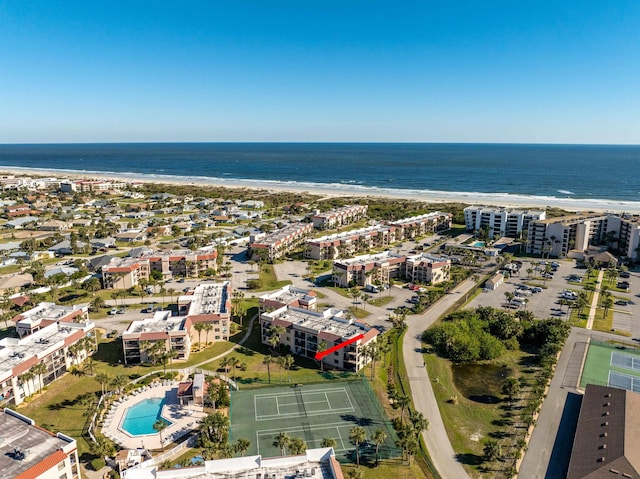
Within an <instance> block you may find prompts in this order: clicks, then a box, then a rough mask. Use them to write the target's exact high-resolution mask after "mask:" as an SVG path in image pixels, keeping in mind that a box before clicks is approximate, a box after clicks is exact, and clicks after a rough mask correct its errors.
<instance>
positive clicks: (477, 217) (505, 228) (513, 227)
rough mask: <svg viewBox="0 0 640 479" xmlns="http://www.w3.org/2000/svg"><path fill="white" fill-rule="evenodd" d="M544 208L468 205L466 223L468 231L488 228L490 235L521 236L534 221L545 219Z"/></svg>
mask: <svg viewBox="0 0 640 479" xmlns="http://www.w3.org/2000/svg"><path fill="white" fill-rule="evenodd" d="M545 218H546V212H545V211H544V210H518V209H515V210H514V209H510V208H500V207H495V206H467V207H466V208H465V209H464V223H465V226H466V228H467V231H470V232H476V231H480V230H482V229H486V230H487V233H488V235H489V237H491V238H493V237H495V236H509V237H511V238H519V237H520V236H521V235H522V234H523V231H527V230H528V229H529V223H530V222H532V221H538V220H544V219H545Z"/></svg>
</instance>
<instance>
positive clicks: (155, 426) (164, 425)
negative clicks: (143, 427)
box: [153, 419, 168, 451]
mask: <svg viewBox="0 0 640 479" xmlns="http://www.w3.org/2000/svg"><path fill="white" fill-rule="evenodd" d="M167 426H168V424H167V423H166V422H165V421H164V420H163V419H158V420H157V421H156V422H154V423H153V429H155V430H156V431H158V434H160V445H161V446H162V450H163V451H164V441H163V440H162V431H163V430H165V429H166V428H167Z"/></svg>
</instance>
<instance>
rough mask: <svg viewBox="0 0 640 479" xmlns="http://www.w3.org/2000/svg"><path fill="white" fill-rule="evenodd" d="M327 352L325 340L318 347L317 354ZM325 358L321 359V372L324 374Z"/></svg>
mask: <svg viewBox="0 0 640 479" xmlns="http://www.w3.org/2000/svg"><path fill="white" fill-rule="evenodd" d="M326 350H327V342H326V341H325V340H324V339H323V340H321V341H320V342H319V343H318V345H317V346H316V352H317V353H323V352H325V351H326ZM323 359H324V357H322V358H320V371H322V372H324V361H323Z"/></svg>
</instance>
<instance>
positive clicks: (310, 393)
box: [253, 388, 355, 422]
mask: <svg viewBox="0 0 640 479" xmlns="http://www.w3.org/2000/svg"><path fill="white" fill-rule="evenodd" d="M300 393H301V395H302V399H303V401H304V397H305V396H314V395H324V397H325V400H323V401H304V402H305V404H319V403H325V404H326V405H327V407H328V409H322V410H318V411H312V412H308V413H307V417H308V416H319V415H323V414H328V413H346V412H354V411H355V408H354V407H353V402H352V401H351V398H350V397H349V393H348V392H347V389H346V388H328V389H314V390H313V391H301V392H300ZM335 393H342V394H343V395H344V396H345V397H346V398H347V401H348V402H349V407H344V408H336V409H334V408H332V407H331V401H330V400H329V396H328V394H335ZM295 395H296V394H295V393H288V392H287V393H270V394H256V395H255V396H254V397H253V407H254V417H255V420H256V422H259V421H267V420H271V419H275V418H291V417H301V415H300V413H299V412H295V413H281V412H280V406H283V407H285V406H293V405H296V404H297V400H296V402H292V403H288V402H287V403H285V402H283V403H280V400H281V399H285V398H292V397H295ZM272 399H275V405H276V414H261V415H259V414H258V400H262V401H264V400H266V401H268V400H272Z"/></svg>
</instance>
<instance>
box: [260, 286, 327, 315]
mask: <svg viewBox="0 0 640 479" xmlns="http://www.w3.org/2000/svg"><path fill="white" fill-rule="evenodd" d="M259 303H260V313H264V312H266V311H273V310H275V309H280V308H282V307H283V306H292V307H295V308H302V309H310V310H313V311H315V310H316V307H317V304H318V298H317V295H316V293H315V291H312V290H310V289H303V288H296V287H295V286H292V285H290V284H288V285H286V286H283V287H282V288H280V289H279V290H277V291H273V292H271V293H267V294H263V295H262V296H260V300H259Z"/></svg>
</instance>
